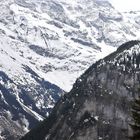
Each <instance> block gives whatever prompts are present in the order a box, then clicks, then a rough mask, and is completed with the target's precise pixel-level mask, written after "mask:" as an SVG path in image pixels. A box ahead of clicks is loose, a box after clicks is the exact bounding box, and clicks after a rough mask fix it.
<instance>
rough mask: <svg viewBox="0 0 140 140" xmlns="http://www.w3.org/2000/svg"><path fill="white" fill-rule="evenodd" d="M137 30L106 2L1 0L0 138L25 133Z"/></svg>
mask: <svg viewBox="0 0 140 140" xmlns="http://www.w3.org/2000/svg"><path fill="white" fill-rule="evenodd" d="M139 30H140V26H139V24H138V22H135V21H134V20H133V21H129V22H128V18H124V16H123V15H122V14H121V13H119V12H117V11H116V10H115V9H114V8H113V7H112V6H111V4H110V3H108V2H107V1H95V0H72V1H66V0H7V1H5V0H1V1H0V102H1V103H0V110H1V111H0V113H1V115H0V119H1V120H2V121H0V126H2V127H0V134H1V137H2V138H1V139H4V137H5V136H6V139H7V140H8V139H10V140H11V139H17V138H14V136H17V135H22V134H23V133H25V132H27V131H28V129H30V128H32V127H33V126H34V125H35V124H36V122H38V121H40V120H42V119H43V118H44V117H45V116H47V115H48V114H49V112H50V110H51V109H52V107H53V106H54V104H55V102H56V101H57V100H58V99H59V98H60V96H61V95H62V94H64V91H69V90H70V89H71V87H72V84H73V83H74V81H75V79H76V78H77V77H78V76H80V75H81V74H82V73H83V72H84V70H85V69H86V68H88V67H89V66H90V65H91V64H92V63H93V62H95V61H96V60H98V59H99V58H102V57H103V56H105V55H107V54H109V53H110V52H112V51H114V50H115V47H117V46H119V45H120V44H121V43H123V42H125V41H127V40H129V39H134V38H138V37H139V35H138V33H139ZM13 128H14V129H13ZM17 130H19V131H17ZM13 135H14V136H13ZM11 136H13V138H11ZM8 137H9V138H8Z"/></svg>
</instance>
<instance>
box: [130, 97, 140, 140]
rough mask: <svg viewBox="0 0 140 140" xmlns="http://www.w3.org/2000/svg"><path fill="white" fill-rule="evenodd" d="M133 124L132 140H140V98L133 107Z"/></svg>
mask: <svg viewBox="0 0 140 140" xmlns="http://www.w3.org/2000/svg"><path fill="white" fill-rule="evenodd" d="M132 117H133V124H131V128H132V130H133V136H132V137H131V140H140V97H139V98H138V99H136V100H135V101H134V104H133V106H132Z"/></svg>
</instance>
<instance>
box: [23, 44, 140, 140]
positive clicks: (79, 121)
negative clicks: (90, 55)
mask: <svg viewBox="0 0 140 140" xmlns="http://www.w3.org/2000/svg"><path fill="white" fill-rule="evenodd" d="M139 88H140V41H130V42H127V43H125V44H123V45H122V46H120V48H118V49H117V51H116V52H114V53H112V54H110V55H109V56H107V57H105V58H104V59H101V60H100V61H98V62H96V63H95V64H93V65H92V66H91V67H90V68H89V69H88V70H87V71H86V72H85V73H84V74H83V75H82V76H81V77H80V78H78V79H77V81H76V83H75V84H74V87H73V89H72V90H71V91H70V92H69V93H68V94H66V95H65V96H64V97H63V98H61V100H60V101H59V102H58V103H57V104H56V106H55V107H54V109H53V111H52V113H51V115H50V116H49V118H47V119H46V120H45V121H43V122H42V123H41V124H40V125H39V126H38V127H36V128H35V129H33V130H31V132H29V133H28V134H27V135H26V136H25V137H23V138H22V139H21V140H30V139H32V140H38V139H39V140H99V139H100V140H127V139H128V137H130V136H131V134H132V130H131V128H130V123H132V118H131V105H132V102H133V99H134V98H137V97H138V96H139V94H140V93H139Z"/></svg>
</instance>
